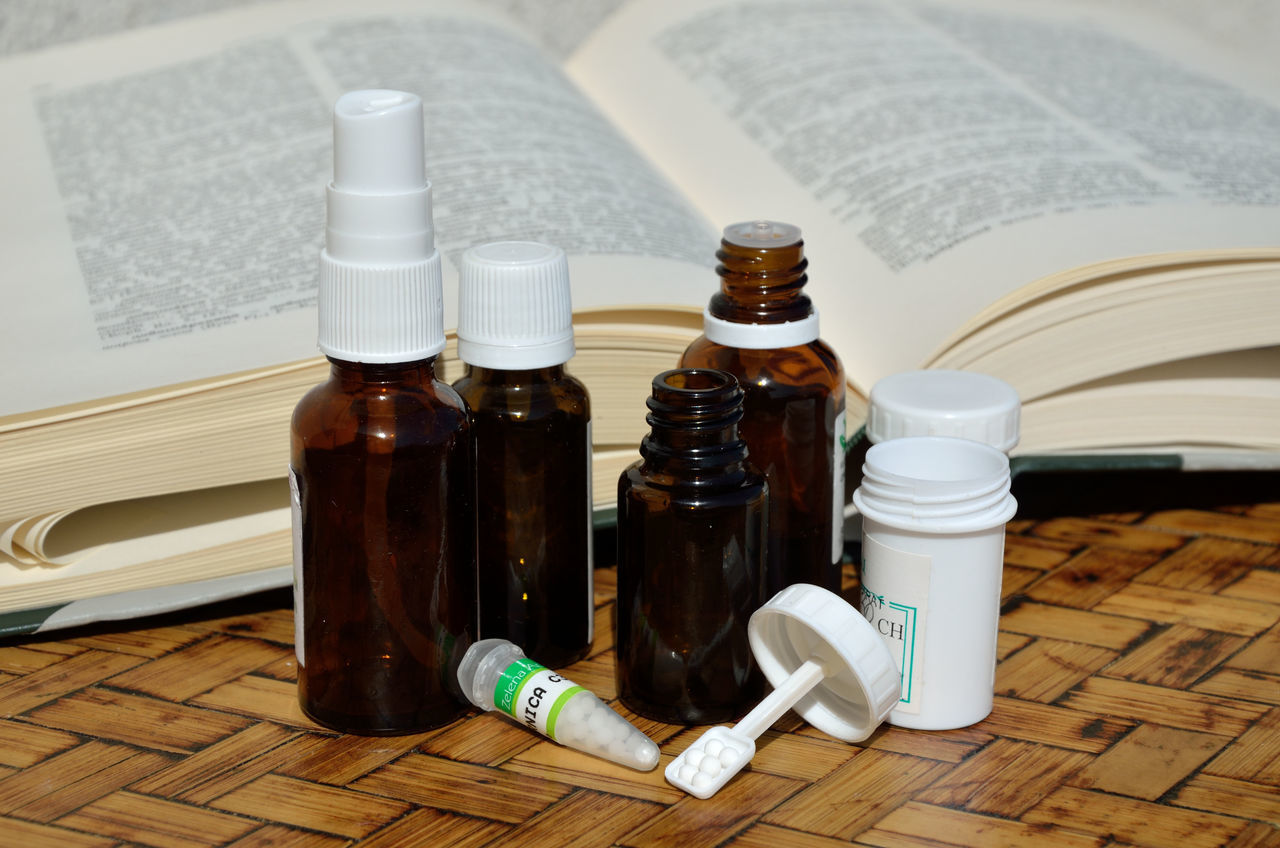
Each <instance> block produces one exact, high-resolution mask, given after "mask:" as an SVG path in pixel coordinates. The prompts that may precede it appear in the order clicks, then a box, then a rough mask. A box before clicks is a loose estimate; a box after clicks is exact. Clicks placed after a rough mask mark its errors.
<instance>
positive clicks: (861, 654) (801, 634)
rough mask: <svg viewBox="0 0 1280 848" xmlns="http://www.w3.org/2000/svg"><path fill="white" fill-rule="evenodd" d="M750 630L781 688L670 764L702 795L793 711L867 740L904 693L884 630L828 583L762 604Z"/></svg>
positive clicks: (799, 587) (790, 590)
mask: <svg viewBox="0 0 1280 848" xmlns="http://www.w3.org/2000/svg"><path fill="white" fill-rule="evenodd" d="M747 632H748V636H749V638H750V640H751V651H752V653H754V654H755V657H756V662H758V663H759V664H760V668H761V670H763V671H764V674H765V677H767V678H768V679H769V682H770V683H772V684H773V687H774V689H773V691H772V692H771V693H770V694H769V695H768V696H767V697H766V698H765V699H764V700H763V701H761V702H760V703H759V704H757V705H756V707H755V708H754V709H753V710H751V712H749V713H747V715H746V716H744V717H743V719H742V721H740V722H738V723H737V724H736V725H734V726H733V727H724V726H717V727H713V728H711V729H710V730H708V731H707V732H706V733H704V734H702V736H700V737H699V738H698V740H697V741H696V742H694V743H693V744H692V745H690V746H689V747H688V748H687V749H686V750H685V751H684V753H682V754H680V756H678V757H676V758H675V759H674V760H672V761H671V763H670V764H669V765H668V766H667V769H666V772H665V775H666V778H667V782H668V783H670V784H671V785H672V786H675V787H677V788H679V789H683V790H684V791H685V792H688V793H689V794H690V795H693V796H694V797H695V798H703V799H706V798H710V797H711V796H712V795H714V794H716V793H717V792H719V791H720V789H721V788H722V787H723V786H724V785H725V784H726V783H728V782H729V780H730V778H732V777H733V776H734V775H735V774H737V773H738V772H739V771H741V770H742V768H743V766H745V765H746V764H747V763H748V762H750V761H751V758H752V757H753V756H755V752H756V743H755V740H756V739H757V738H758V737H759V736H760V734H762V733H764V732H765V731H766V730H768V729H769V728H770V727H772V726H773V723H774V722H776V721H777V720H778V719H779V718H781V717H782V714H783V713H785V712H786V711H787V710H789V709H792V708H794V709H795V710H796V712H798V713H800V715H801V716H803V717H804V719H805V720H806V721H808V722H809V723H810V724H812V725H813V726H814V727H817V728H818V729H819V730H822V731H824V732H826V733H828V734H830V735H832V736H834V737H836V738H837V739H842V740H844V741H846V742H860V741H862V740H863V739H866V738H867V737H868V736H870V735H871V733H872V732H873V731H874V730H875V729H876V727H878V726H879V724H880V722H882V721H884V719H885V717H886V716H888V715H889V713H890V711H892V710H893V708H894V707H895V706H896V705H897V703H898V698H899V697H900V692H901V675H900V674H899V672H898V667H897V665H896V664H895V663H894V660H893V656H892V655H891V654H890V653H889V649H888V648H887V647H886V646H885V644H884V641H883V640H882V639H881V638H880V634H878V633H876V631H875V629H874V628H872V626H871V625H870V624H868V623H867V620H866V619H865V618H863V617H862V615H861V614H860V613H859V612H858V611H857V610H856V609H854V608H853V607H852V606H850V605H849V604H848V603H846V602H845V601H844V599H842V598H841V597H839V596H838V595H835V594H833V593H831V592H828V591H827V590H826V589H822V588H819V587H818V586H810V585H807V584H803V583H798V584H796V585H793V586H789V587H787V588H786V589H783V590H782V591H781V592H779V593H778V594H777V595H774V597H773V598H772V599H771V600H770V601H769V602H768V603H766V604H765V605H764V606H763V607H761V608H760V609H758V610H756V612H755V614H754V615H752V616H751V621H750V623H749V624H748V625H747Z"/></svg>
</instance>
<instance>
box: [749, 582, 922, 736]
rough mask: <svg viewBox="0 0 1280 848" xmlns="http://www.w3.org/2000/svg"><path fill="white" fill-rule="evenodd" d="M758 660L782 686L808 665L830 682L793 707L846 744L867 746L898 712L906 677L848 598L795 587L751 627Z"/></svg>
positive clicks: (764, 610) (755, 616) (768, 605)
mask: <svg viewBox="0 0 1280 848" xmlns="http://www.w3.org/2000/svg"><path fill="white" fill-rule="evenodd" d="M747 635H748V638H749V639H750V641H751V652H752V653H753V654H754V655H755V658H756V662H758V663H759V664H760V669H761V670H762V671H763V672H764V675H765V677H767V678H769V682H770V683H771V684H773V685H774V686H780V685H781V684H782V683H783V681H785V680H786V679H787V678H788V677H790V676H791V674H792V672H794V671H795V670H796V669H798V668H800V666H802V665H804V663H805V661H806V660H809V659H817V660H818V661H819V662H821V663H822V665H823V668H824V669H825V671H826V677H825V678H824V679H823V680H822V682H821V683H819V684H817V685H816V686H815V687H814V688H813V689H812V690H810V692H809V694H807V695H805V696H804V697H803V698H801V699H800V700H799V701H798V702H797V703H796V704H795V705H794V706H793V707H792V709H794V710H795V711H796V712H797V713H799V714H800V715H801V716H802V717H803V718H804V720H805V721H807V722H809V724H812V725H813V726H814V727H816V728H818V729H819V730H821V731H822V732H824V733H826V734H828V735H830V736H834V737H835V738H837V739H843V740H844V741H846V742H860V741H862V740H863V739H866V738H867V737H868V736H870V735H871V734H872V732H874V731H875V729H876V728H877V727H879V726H880V723H881V722H883V721H884V720H885V719H886V718H887V717H888V715H889V713H890V712H891V711H892V710H893V708H894V707H896V706H897V705H898V699H899V698H900V697H901V692H902V675H901V674H900V673H899V671H898V666H897V665H896V663H895V662H894V659H893V655H892V654H890V653H889V648H888V647H887V646H886V645H885V643H884V640H883V639H882V638H881V637H880V634H879V633H877V632H876V630H875V628H874V627H872V626H871V624H870V623H869V622H868V621H867V620H866V619H865V618H863V617H862V614H861V613H860V612H858V610H856V609H854V608H853V607H852V606H850V605H849V604H848V603H847V602H846V601H845V600H844V599H843V598H841V597H840V596H839V595H836V594H835V593H833V592H829V591H827V590H826V589H823V588H821V587H819V586H811V585H809V584H807V583H795V584H793V585H791V586H788V587H787V588H785V589H783V590H782V591H781V592H779V593H778V594H776V595H774V596H773V598H771V599H770V600H769V601H768V603H766V604H765V605H764V606H762V607H760V609H758V610H756V611H755V613H754V614H753V615H752V616H751V621H750V622H749V623H748V624H747Z"/></svg>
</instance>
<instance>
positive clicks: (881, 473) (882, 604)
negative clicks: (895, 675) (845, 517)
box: [853, 436, 1017, 730]
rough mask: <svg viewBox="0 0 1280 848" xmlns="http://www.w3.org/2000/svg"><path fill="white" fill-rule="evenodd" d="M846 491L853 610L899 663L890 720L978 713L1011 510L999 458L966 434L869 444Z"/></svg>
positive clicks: (944, 719)
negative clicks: (855, 590)
mask: <svg viewBox="0 0 1280 848" xmlns="http://www.w3.org/2000/svg"><path fill="white" fill-rule="evenodd" d="M853 499H854V504H855V505H856V506H857V508H858V511H859V512H860V513H861V514H862V518H863V521H862V595H861V601H860V605H861V609H862V614H863V616H864V617H865V618H866V619H867V621H868V622H870V623H871V625H872V627H874V628H875V630H876V632H878V633H879V634H880V638H881V639H883V640H884V642H885V644H886V645H887V646H888V647H889V650H890V653H891V654H892V655H893V657H894V659H895V661H896V662H897V664H898V668H899V670H900V671H901V672H902V691H901V694H900V696H899V701H898V704H897V706H896V707H895V708H894V709H893V711H892V712H890V713H889V718H888V721H889V723H890V724H893V725H896V726H898V727H911V728H918V729H922V730H949V729H953V728H958V727H967V726H969V725H971V724H974V723H976V722H979V721H981V720H982V719H983V718H985V717H986V716H987V715H988V714H989V713H990V712H991V707H992V701H993V695H994V690H995V664H996V633H997V630H998V627H999V618H1000V578H1001V573H1002V567H1003V561H1004V526H1005V523H1006V522H1007V521H1008V520H1009V519H1010V518H1012V517H1013V514H1014V511H1015V509H1016V508H1017V504H1016V502H1015V501H1014V499H1013V496H1012V495H1010V494H1009V459H1008V457H1007V456H1005V454H1004V453H1003V452H1001V451H1000V450H997V449H996V448H994V447H991V446H990V445H986V444H982V443H980V442H976V441H971V440H968V439H959V438H952V437H945V436H907V437H903V438H898V439H892V440H890V441H886V442H881V443H879V444H876V445H873V446H872V447H871V448H870V450H868V451H867V456H866V462H865V463H864V465H863V478H862V484H861V485H860V486H859V487H858V490H857V491H856V492H854V495H853Z"/></svg>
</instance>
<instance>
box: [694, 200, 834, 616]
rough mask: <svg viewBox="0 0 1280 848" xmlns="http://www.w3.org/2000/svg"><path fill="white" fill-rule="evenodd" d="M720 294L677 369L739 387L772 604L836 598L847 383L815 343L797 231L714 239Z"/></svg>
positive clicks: (743, 229) (736, 227)
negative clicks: (814, 595) (803, 588)
mask: <svg viewBox="0 0 1280 848" xmlns="http://www.w3.org/2000/svg"><path fill="white" fill-rule="evenodd" d="M716 257H717V258H718V259H719V260H720V265H719V266H718V267H717V268H716V273H717V274H719V275H720V278H721V283H720V292H719V293H718V294H716V295H714V296H713V297H712V298H711V302H710V304H709V305H708V306H707V309H706V312H705V313H704V316H703V321H704V334H703V335H702V336H701V337H699V338H698V339H696V340H694V342H693V343H692V344H690V345H689V348H688V349H687V350H686V351H685V352H684V356H683V357H682V358H681V360H680V366H681V367H682V368H716V369H719V370H722V371H728V372H729V373H731V374H733V375H734V376H735V377H737V378H738V382H739V383H740V384H741V385H742V389H743V392H744V393H745V397H744V399H743V409H744V411H745V413H746V414H745V416H744V417H743V420H742V424H741V426H740V428H739V431H740V432H741V434H742V438H743V439H744V440H746V443H747V447H748V448H750V450H751V461H752V464H754V465H755V466H756V467H757V468H759V469H760V470H761V471H762V472H763V473H764V476H765V478H766V479H767V480H768V481H769V496H770V499H771V504H772V505H771V507H770V511H769V546H768V547H769V550H768V567H767V577H766V581H767V589H768V592H769V594H770V595H772V594H774V593H776V592H778V591H779V590H781V589H782V588H784V587H786V586H789V585H791V584H793V583H811V584H814V585H817V586H821V587H823V588H824V589H828V590H830V591H833V592H836V593H838V592H839V591H840V565H841V559H842V557H843V554H844V533H843V530H844V495H845V491H844V451H845V415H844V413H845V378H844V369H843V368H842V367H841V365H840V360H839V358H838V357H837V356H836V354H835V351H833V350H832V349H831V348H830V346H828V345H827V344H826V343H825V342H823V341H822V340H821V339H819V338H818V313H817V311H816V310H815V309H814V308H813V304H812V303H811V302H810V300H809V297H808V295H806V294H804V291H803V289H804V285H805V283H806V282H807V280H808V277H807V275H806V274H805V269H806V267H807V266H808V261H807V260H806V259H805V258H804V241H803V240H802V239H801V236H800V230H799V228H797V227H794V226H792V225H790V224H781V223H776V222H773V221H749V222H746V223H741V224H733V225H732V226H729V227H726V228H725V230H724V238H723V240H722V241H721V242H720V250H719V251H717V252H716Z"/></svg>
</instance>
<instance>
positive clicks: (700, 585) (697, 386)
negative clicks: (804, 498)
mask: <svg viewBox="0 0 1280 848" xmlns="http://www.w3.org/2000/svg"><path fill="white" fill-rule="evenodd" d="M648 405H649V410H650V411H649V415H648V416H647V420H648V422H649V425H650V427H651V428H652V430H651V432H650V433H649V435H648V436H646V437H645V438H644V440H643V441H642V442H641V445H640V455H641V457H642V459H641V460H640V461H639V462H637V463H635V464H634V465H632V466H631V467H630V468H628V469H627V470H626V471H624V472H623V473H622V476H621V478H620V479H619V481H618V603H617V631H616V634H615V635H616V648H617V666H616V674H617V683H618V695H619V697H620V698H621V699H622V702H623V703H624V704H626V705H627V707H628V708H630V709H631V710H633V711H634V712H636V713H639V714H640V715H644V716H648V717H650V718H655V719H658V720H660V721H665V722H672V723H683V724H714V723H717V722H723V721H730V720H733V719H735V718H737V717H739V716H741V715H742V714H743V713H745V712H746V711H747V710H748V709H749V708H751V707H752V706H753V705H755V703H756V702H757V701H759V700H760V697H761V695H762V693H763V676H762V674H761V672H760V670H759V668H758V667H757V665H756V662H755V658H754V657H753V656H752V653H751V647H750V645H749V644H748V641H747V620H748V619H749V618H750V617H751V614H752V613H753V612H755V611H756V609H757V608H759V607H760V605H761V604H762V603H764V600H765V595H764V584H763V577H764V553H765V531H766V525H767V522H768V502H769V494H768V487H767V485H766V483H765V481H764V478H763V477H762V476H761V475H760V473H759V472H758V471H756V469H755V468H753V467H752V466H751V465H750V464H749V463H748V462H747V461H746V460H747V449H746V445H745V444H744V443H743V441H742V440H741V439H740V438H738V422H739V420H741V418H742V390H741V389H740V388H739V387H738V384H737V381H736V380H734V378H733V376H732V375H730V374H727V373H725V372H722V371H712V370H684V371H681V370H676V371H667V372H664V373H662V374H659V375H658V376H657V377H655V378H654V381H653V395H652V397H650V398H649V400H648Z"/></svg>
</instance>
